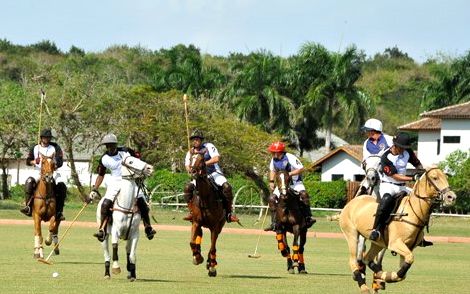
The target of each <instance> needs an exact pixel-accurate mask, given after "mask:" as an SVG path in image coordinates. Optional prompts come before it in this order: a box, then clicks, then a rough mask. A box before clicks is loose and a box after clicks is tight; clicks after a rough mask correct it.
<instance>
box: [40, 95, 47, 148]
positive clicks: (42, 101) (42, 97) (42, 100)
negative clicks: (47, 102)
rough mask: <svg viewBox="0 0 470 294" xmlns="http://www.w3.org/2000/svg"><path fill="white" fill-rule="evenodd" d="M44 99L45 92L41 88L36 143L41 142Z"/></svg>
mask: <svg viewBox="0 0 470 294" xmlns="http://www.w3.org/2000/svg"><path fill="white" fill-rule="evenodd" d="M44 99H46V92H44V90H43V89H41V103H40V105H39V126H38V144H41V123H42V104H43V103H44Z"/></svg>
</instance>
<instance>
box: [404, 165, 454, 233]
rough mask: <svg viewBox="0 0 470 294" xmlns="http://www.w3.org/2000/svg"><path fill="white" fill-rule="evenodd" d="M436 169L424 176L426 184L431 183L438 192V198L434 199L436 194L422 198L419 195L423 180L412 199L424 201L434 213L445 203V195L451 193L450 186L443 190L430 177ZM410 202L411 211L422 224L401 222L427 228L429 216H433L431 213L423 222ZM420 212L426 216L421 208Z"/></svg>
mask: <svg viewBox="0 0 470 294" xmlns="http://www.w3.org/2000/svg"><path fill="white" fill-rule="evenodd" d="M435 169H438V168H437V167H433V168H430V169H428V170H427V171H426V172H425V173H424V176H425V180H426V183H430V184H431V185H432V186H433V187H434V189H435V190H436V194H437V197H432V196H434V195H436V194H434V195H431V196H421V195H419V182H420V181H421V178H420V179H419V180H418V181H417V182H416V184H415V187H416V191H413V193H412V194H411V197H412V196H413V195H414V196H415V197H416V198H418V199H420V200H423V201H424V202H426V203H428V204H429V206H430V207H429V211H432V210H433V209H434V208H435V207H436V206H438V205H440V204H441V203H442V202H443V201H444V195H445V194H446V193H448V192H450V191H451V190H450V187H449V185H447V186H446V187H445V188H442V189H441V188H439V187H438V186H437V184H436V183H435V181H434V180H433V179H431V178H430V177H429V175H428V174H429V172H430V171H432V170H435ZM426 187H427V185H426ZM408 202H409V204H410V208H411V210H412V211H413V213H414V215H415V216H416V217H417V218H418V220H419V222H420V223H421V224H415V223H412V222H410V221H407V220H403V219H402V220H401V221H403V222H406V223H409V224H411V225H414V226H416V227H425V226H427V225H428V223H429V216H431V213H429V216H428V219H427V220H423V219H422V218H421V217H419V215H418V213H417V212H416V210H415V208H414V207H413V205H412V204H411V202H410V201H408ZM420 210H421V214H422V215H424V213H423V212H422V209H421V207H420Z"/></svg>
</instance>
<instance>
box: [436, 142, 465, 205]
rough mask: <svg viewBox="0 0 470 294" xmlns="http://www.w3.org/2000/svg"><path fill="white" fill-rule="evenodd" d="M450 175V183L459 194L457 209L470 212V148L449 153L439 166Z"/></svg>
mask: <svg viewBox="0 0 470 294" xmlns="http://www.w3.org/2000/svg"><path fill="white" fill-rule="evenodd" d="M439 167H440V168H442V169H443V170H445V171H446V172H447V173H448V174H449V175H450V177H449V185H450V187H451V188H452V191H454V192H455V194H456V195H457V200H456V203H455V206H454V207H453V208H451V209H455V210H456V211H457V212H459V213H468V212H470V150H469V151H468V152H463V151H455V152H452V153H451V154H449V155H448V156H447V158H446V160H445V161H444V162H442V163H441V164H440V166H439Z"/></svg>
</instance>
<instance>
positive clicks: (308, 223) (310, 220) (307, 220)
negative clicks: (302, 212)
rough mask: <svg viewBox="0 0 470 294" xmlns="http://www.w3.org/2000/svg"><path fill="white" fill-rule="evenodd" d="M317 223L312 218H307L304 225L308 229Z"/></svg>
mask: <svg viewBox="0 0 470 294" xmlns="http://www.w3.org/2000/svg"><path fill="white" fill-rule="evenodd" d="M316 222H317V220H316V219H314V218H313V217H312V216H307V217H306V218H305V223H306V225H307V228H310V227H311V226H313V225H314V224H315V223H316Z"/></svg>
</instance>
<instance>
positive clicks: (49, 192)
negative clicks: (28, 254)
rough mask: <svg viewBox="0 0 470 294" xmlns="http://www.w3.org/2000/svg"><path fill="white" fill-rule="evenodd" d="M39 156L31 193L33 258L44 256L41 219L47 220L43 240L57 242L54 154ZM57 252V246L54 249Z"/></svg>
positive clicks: (47, 242) (57, 223) (48, 242)
mask: <svg viewBox="0 0 470 294" xmlns="http://www.w3.org/2000/svg"><path fill="white" fill-rule="evenodd" d="M40 156H41V172H40V179H39V181H38V183H37V185H36V189H35V191H34V194H33V197H34V198H33V212H32V216H33V220H34V258H44V252H43V247H42V242H43V238H42V231H41V221H44V222H47V221H49V236H48V237H47V239H46V240H45V243H46V245H48V246H49V245H51V244H52V242H54V245H55V244H57V242H58V238H57V234H58V232H59V224H60V219H56V217H55V216H56V198H55V193H54V186H55V182H54V171H55V169H56V165H55V160H54V156H55V155H54V154H53V155H52V156H50V157H49V156H45V155H42V154H41V155H40ZM54 253H55V254H56V255H58V254H59V247H58V246H56V247H55V249H54Z"/></svg>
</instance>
